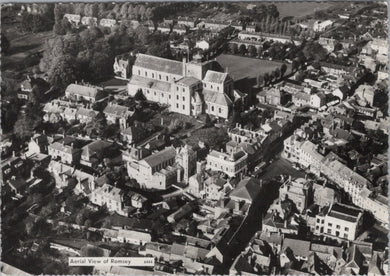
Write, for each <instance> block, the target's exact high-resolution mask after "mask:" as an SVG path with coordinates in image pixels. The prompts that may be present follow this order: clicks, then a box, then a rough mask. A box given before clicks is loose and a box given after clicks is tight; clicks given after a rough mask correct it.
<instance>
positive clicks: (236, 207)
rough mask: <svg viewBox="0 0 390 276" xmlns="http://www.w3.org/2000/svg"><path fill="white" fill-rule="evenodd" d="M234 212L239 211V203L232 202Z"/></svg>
mask: <svg viewBox="0 0 390 276" xmlns="http://www.w3.org/2000/svg"><path fill="white" fill-rule="evenodd" d="M234 210H236V211H239V210H240V202H239V201H234Z"/></svg>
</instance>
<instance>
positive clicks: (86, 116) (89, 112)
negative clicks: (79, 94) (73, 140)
mask: <svg viewBox="0 0 390 276" xmlns="http://www.w3.org/2000/svg"><path fill="white" fill-rule="evenodd" d="M98 114H99V112H98V111H96V110H93V109H90V108H84V107H79V108H77V111H76V120H78V121H80V123H84V124H86V123H88V122H91V121H93V120H94V119H95V117H96V116H97V115H98Z"/></svg>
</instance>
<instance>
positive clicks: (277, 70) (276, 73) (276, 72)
mask: <svg viewBox="0 0 390 276" xmlns="http://www.w3.org/2000/svg"><path fill="white" fill-rule="evenodd" d="M273 75H274V78H275V80H277V79H279V77H280V69H279V68H276V69H275V70H274V71H273Z"/></svg>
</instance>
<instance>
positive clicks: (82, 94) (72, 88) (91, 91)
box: [65, 83, 104, 103]
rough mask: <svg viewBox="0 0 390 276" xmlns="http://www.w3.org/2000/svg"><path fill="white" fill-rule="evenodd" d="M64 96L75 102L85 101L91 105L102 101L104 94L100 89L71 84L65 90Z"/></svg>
mask: <svg viewBox="0 0 390 276" xmlns="http://www.w3.org/2000/svg"><path fill="white" fill-rule="evenodd" d="M65 96H66V97H68V98H70V99H75V100H76V101H79V100H85V101H89V102H92V103H93V102H96V101H98V100H100V99H102V98H103V97H104V92H103V89H102V88H100V87H92V86H88V85H81V84H77V83H72V84H70V85H68V87H67V88H66V90H65Z"/></svg>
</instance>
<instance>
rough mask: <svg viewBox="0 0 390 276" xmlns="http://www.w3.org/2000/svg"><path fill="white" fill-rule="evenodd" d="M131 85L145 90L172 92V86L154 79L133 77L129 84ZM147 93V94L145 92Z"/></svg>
mask: <svg viewBox="0 0 390 276" xmlns="http://www.w3.org/2000/svg"><path fill="white" fill-rule="evenodd" d="M129 84H130V85H137V86H142V87H145V88H150V89H155V90H159V91H164V92H171V84H170V83H168V82H164V81H158V80H154V79H148V78H144V77H140V76H137V75H133V76H132V77H131V79H130V82H129ZM144 93H145V92H144Z"/></svg>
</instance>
